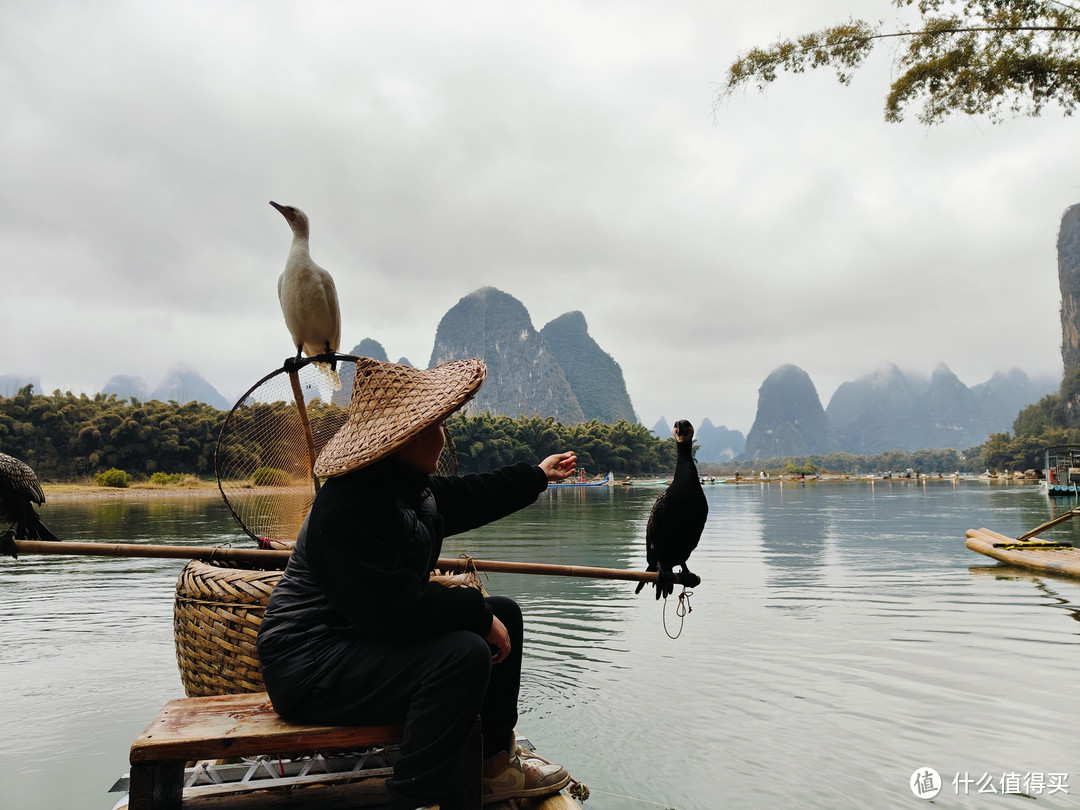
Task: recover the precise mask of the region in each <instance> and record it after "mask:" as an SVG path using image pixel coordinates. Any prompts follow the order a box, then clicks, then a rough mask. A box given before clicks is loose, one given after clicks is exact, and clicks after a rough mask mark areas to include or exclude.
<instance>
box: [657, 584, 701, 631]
mask: <svg viewBox="0 0 1080 810" xmlns="http://www.w3.org/2000/svg"><path fill="white" fill-rule="evenodd" d="M693 595H694V592H693V591H691V590H687V588H686V586H685V585H684V586H683V589H682V592H681V593H680V594H679V604H678V605H676V607H675V615H676V616H678V617H679V629H678V630H677V631H676V632H675V635H671V631H670V630H668V626H667V597H666V596H665V597H664V606H663V608H662V609H661V614H660V615H661V616H662V617H663V621H664V632H665V633H666V634H667V637H668V638H678V637H679V636H681V635H682V631H683V624H684V623H685V621H686V614H687V613H693V611H694V609H693V608H692V607H691V606H690V597H691V596H693Z"/></svg>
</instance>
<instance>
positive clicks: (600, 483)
mask: <svg viewBox="0 0 1080 810" xmlns="http://www.w3.org/2000/svg"><path fill="white" fill-rule="evenodd" d="M613 479H614V476H613V475H612V474H611V473H608V474H607V475H605V476H604V477H603V478H594V479H593V480H592V481H561V482H559V483H558V484H548V489H551V488H552V487H606V486H609V485H610V484H611V483H612V481H613Z"/></svg>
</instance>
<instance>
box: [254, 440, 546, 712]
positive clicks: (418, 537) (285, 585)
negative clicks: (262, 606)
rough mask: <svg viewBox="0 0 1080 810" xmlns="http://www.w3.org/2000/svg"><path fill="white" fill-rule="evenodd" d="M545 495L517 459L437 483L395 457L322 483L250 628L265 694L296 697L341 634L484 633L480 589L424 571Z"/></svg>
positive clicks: (324, 668) (486, 623)
mask: <svg viewBox="0 0 1080 810" xmlns="http://www.w3.org/2000/svg"><path fill="white" fill-rule="evenodd" d="M546 488H547V477H546V476H545V475H544V472H543V471H542V470H541V469H540V468H539V467H536V466H533V465H529V464H525V463H521V464H514V465H511V466H508V467H502V468H500V469H498V470H494V471H492V472H489V473H484V474H480V475H466V476H461V477H451V478H443V477H438V476H428V475H426V474H424V473H422V472H418V471H416V470H413V469H411V468H409V467H407V466H405V465H403V464H401V463H400V462H398V461H397V460H396V459H395V458H393V457H390V458H388V459H384V460H383V461H380V462H377V463H376V464H373V465H371V466H370V467H365V468H363V469H360V470H357V471H356V472H353V473H349V474H347V475H343V476H341V477H338V478H331V479H329V480H327V481H326V483H325V484H324V485H323V486H322V488H321V489H320V490H319V494H318V495H317V496H316V498H315V502H314V504H313V505H312V508H311V513H310V514H309V515H308V517H307V520H306V521H305V522H304V526H303V527H302V528H301V530H300V534H299V536H298V537H297V542H296V547H295V549H294V550H293V553H292V556H291V557H290V559H289V564H288V567H287V568H286V569H285V573H284V574H283V575H282V577H281V580H280V581H279V582H278V584H277V586H276V587H275V588H274V591H273V593H272V594H271V595H270V601H269V604H268V605H267V608H266V615H265V617H264V619H263V623H262V626H261V627H260V629H259V638H258V650H259V659H260V661H261V663H262V667H263V677H264V680H265V681H266V685H267V689H268V691H270V693H271V697H272V698H274V697H275V694H274V693H275V691H279V692H280V690H277V689H275V687H276V686H278V685H283V686H284V685H287V691H288V692H289V693H290V694H291V695H293V696H295V695H296V693H297V692H303V691H305V689H306V688H309V687H310V686H312V685H314V684H315V683H318V681H319V680H321V679H322V678H323V677H324V676H325V675H326V674H327V673H328V672H329V671H330V670H332V669H333V667H334V666H335V665H336V664H337V662H338V661H339V660H340V657H341V654H342V653H343V650H342V646H341V645H342V642H344V641H348V640H350V639H356V638H370V639H374V640H379V641H383V642H388V643H394V642H396V641H414V640H416V639H419V638H423V637H425V636H431V635H435V634H438V633H445V632H449V631H452V630H469V631H472V632H474V633H477V634H479V635H487V633H488V631H489V630H490V629H491V610H490V608H488V607H487V605H486V604H485V603H484V600H483V597H482V595H481V594H480V592H479V591H477V590H475V589H473V588H448V587H445V586H443V585H440V584H438V583H432V582H429V581H428V575H429V574H430V572H431V570H432V568H434V567H435V562H436V560H437V559H438V557H439V554H440V552H441V550H442V541H443V538H444V537H446V536H447V535H451V534H457V533H460V532H464V531H467V530H469V529H473V528H476V527H478V526H483V525H484V524H486V523H490V522H491V521H493V520H496V519H498V518H500V517H504V516H506V515H509V514H510V513H512V512H515V511H517V510H518V509H521V508H522V507H524V506H527V505H529V504H530V503H532V502H534V501H535V500H536V498H537V496H538V495H539V494H540V493H541V492H542V491H543V490H544V489H546ZM277 703H278V701H277V700H276V699H275V705H277Z"/></svg>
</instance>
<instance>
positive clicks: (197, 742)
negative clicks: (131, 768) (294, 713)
mask: <svg viewBox="0 0 1080 810" xmlns="http://www.w3.org/2000/svg"><path fill="white" fill-rule="evenodd" d="M401 732H402V729H401V726H363V727H354V726H321V725H306V724H301V723H289V722H287V721H286V720H283V719H282V718H281V717H280V716H279V715H278V714H277V713H276V712H275V711H274V709H273V706H272V705H271V704H270V701H269V699H268V698H267V696H266V693H265V692H255V693H251V694H243V695H212V696H209V697H200V698H182V699H177V700H171V701H169V702H168V703H167V704H165V708H163V709H162V710H161V712H160V713H159V714H158V716H157V717H156V718H155V719H154V721H153V722H152V723H151V724H150V725H149V726H147V728H146V730H145V731H144V732H143V733H142V734H141V735H139V737H138V738H137V739H136V740H135V742H134V743H133V744H132V746H131V755H130V762H131V763H132V765H135V764H137V763H140V762H155V761H160V760H177V759H179V760H195V759H218V758H226V757H230V756H234V755H236V754H244V755H248V754H277V753H285V752H290V751H332V750H347V749H349V748H352V747H358V746H366V745H387V744H391V743H398V742H401Z"/></svg>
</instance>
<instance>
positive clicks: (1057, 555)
mask: <svg viewBox="0 0 1080 810" xmlns="http://www.w3.org/2000/svg"><path fill="white" fill-rule="evenodd" d="M967 547H968V548H970V549H971V550H972V551H977V552H978V553H979V554H985V555H986V556H987V557H992V558H994V559H995V560H999V561H1001V562H1003V563H1007V564H1008V565H1014V566H1016V567H1017V568H1028V569H1031V570H1032V571H1042V572H1043V573H1045V574H1057V575H1059V576H1066V577H1076V578H1078V579H1080V549H1078V548H1076V547H1075V546H1073V545H1072V544H1071V543H1051V542H1047V541H1045V540H1037V539H1034V538H1033V539H1031V540H1017V539H1016V538H1014V537H1006V536H1005V535H1003V534H998V533H997V532H995V531H991V530H990V529H968V530H967Z"/></svg>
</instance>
